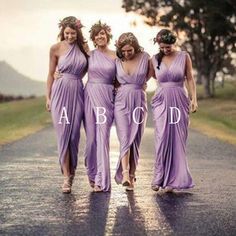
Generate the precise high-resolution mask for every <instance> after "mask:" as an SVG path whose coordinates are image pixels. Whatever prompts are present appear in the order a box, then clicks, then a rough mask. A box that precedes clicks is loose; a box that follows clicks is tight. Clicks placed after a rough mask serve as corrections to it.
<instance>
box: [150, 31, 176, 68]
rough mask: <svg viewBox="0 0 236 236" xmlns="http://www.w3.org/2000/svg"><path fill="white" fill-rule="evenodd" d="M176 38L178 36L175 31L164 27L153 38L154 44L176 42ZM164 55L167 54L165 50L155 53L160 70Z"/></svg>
mask: <svg viewBox="0 0 236 236" xmlns="http://www.w3.org/2000/svg"><path fill="white" fill-rule="evenodd" d="M176 39H177V36H176V34H175V33H174V32H172V31H170V30H168V29H162V30H160V31H159V32H158V33H157V35H156V37H155V38H154V39H153V40H154V44H155V43H158V44H160V43H165V44H174V43H175V42H176ZM164 55H165V54H164V52H162V51H161V50H160V52H159V53H157V54H156V55H155V58H156V60H157V69H158V70H160V65H161V61H162V58H163V57H164Z"/></svg>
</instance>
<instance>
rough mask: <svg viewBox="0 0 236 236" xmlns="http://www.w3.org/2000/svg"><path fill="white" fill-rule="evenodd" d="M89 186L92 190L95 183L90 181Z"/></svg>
mask: <svg viewBox="0 0 236 236" xmlns="http://www.w3.org/2000/svg"><path fill="white" fill-rule="evenodd" d="M89 184H90V187H91V188H94V186H95V182H94V181H93V180H91V179H89Z"/></svg>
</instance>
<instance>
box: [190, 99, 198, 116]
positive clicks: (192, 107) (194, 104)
mask: <svg viewBox="0 0 236 236" xmlns="http://www.w3.org/2000/svg"><path fill="white" fill-rule="evenodd" d="M197 108H198V105H197V101H196V100H195V99H192V100H191V103H190V111H191V112H192V113H194V112H196V111H197Z"/></svg>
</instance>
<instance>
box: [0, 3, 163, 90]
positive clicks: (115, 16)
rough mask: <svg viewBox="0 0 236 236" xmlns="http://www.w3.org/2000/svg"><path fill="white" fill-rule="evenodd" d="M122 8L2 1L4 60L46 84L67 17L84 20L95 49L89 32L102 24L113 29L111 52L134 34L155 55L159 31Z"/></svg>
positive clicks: (1, 53)
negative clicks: (124, 37)
mask: <svg viewBox="0 0 236 236" xmlns="http://www.w3.org/2000/svg"><path fill="white" fill-rule="evenodd" d="M121 5H122V0H104V1H101V0H100V1H99V0H85V1H81V0H57V1H53V0H41V1H32V0H0V6H1V8H0V25H1V35H2V37H1V43H0V60H4V61H6V62H7V63H9V64H10V65H11V66H13V67H14V68H15V69H16V70H17V71H18V72H20V73H22V74H24V75H26V76H29V77H30V78H32V79H34V80H39V81H46V79H47V73H48V61H49V59H48V58H49V56H48V54H49V48H50V46H51V45H52V44H54V43H56V42H57V35H58V33H59V29H58V23H59V20H61V19H63V18H64V17H66V16H75V17H77V18H79V19H80V20H81V22H82V24H83V25H84V26H85V27H84V28H83V33H84V36H85V38H86V39H87V40H88V42H89V45H90V48H91V49H92V48H93V44H92V42H90V41H89V33H88V31H89V29H90V27H91V25H92V24H94V23H95V22H97V21H98V20H102V22H106V23H107V24H108V25H110V26H111V28H112V34H113V40H112V41H111V43H110V48H111V49H115V47H114V43H115V40H116V39H117V38H118V37H119V35H120V34H121V33H123V32H128V31H131V32H133V33H134V34H135V35H136V36H137V38H138V40H139V43H140V45H142V46H143V47H144V49H145V51H147V52H148V53H149V54H150V55H153V54H155V53H156V52H157V46H156V45H153V41H152V39H153V38H154V37H155V35H156V33H157V31H158V28H157V27H150V26H147V25H145V24H144V23H143V18H142V17H141V16H138V15H136V14H134V13H126V12H125V10H124V9H122V8H121ZM134 21H135V22H136V27H134V24H133V22H134ZM148 87H150V86H148Z"/></svg>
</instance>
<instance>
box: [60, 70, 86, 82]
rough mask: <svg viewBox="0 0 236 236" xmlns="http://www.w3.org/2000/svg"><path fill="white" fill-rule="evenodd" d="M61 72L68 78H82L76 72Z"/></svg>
mask: <svg viewBox="0 0 236 236" xmlns="http://www.w3.org/2000/svg"><path fill="white" fill-rule="evenodd" d="M61 74H62V76H63V77H67V78H68V79H73V80H79V81H81V79H82V76H81V75H76V74H72V73H65V72H63V73H61ZM81 82H82V81H81Z"/></svg>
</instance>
